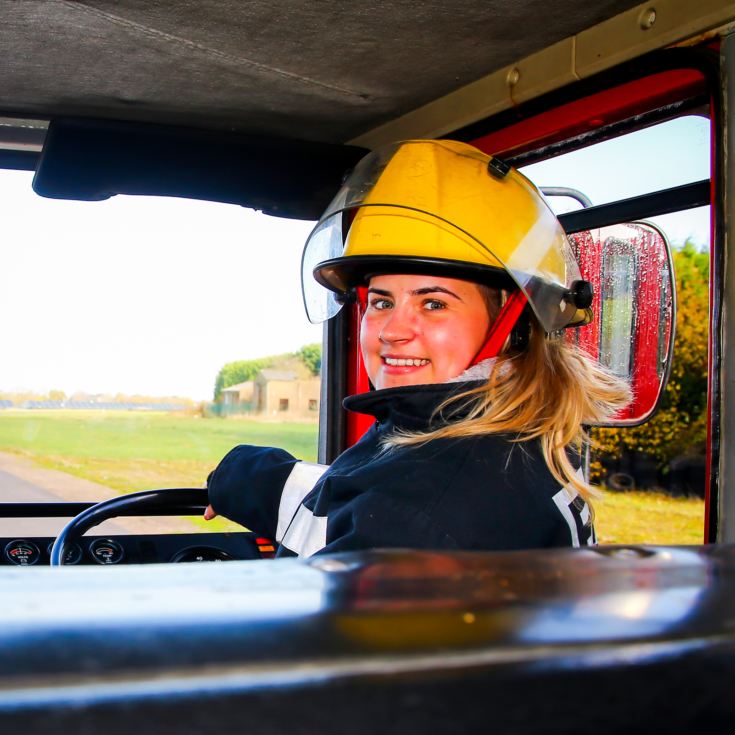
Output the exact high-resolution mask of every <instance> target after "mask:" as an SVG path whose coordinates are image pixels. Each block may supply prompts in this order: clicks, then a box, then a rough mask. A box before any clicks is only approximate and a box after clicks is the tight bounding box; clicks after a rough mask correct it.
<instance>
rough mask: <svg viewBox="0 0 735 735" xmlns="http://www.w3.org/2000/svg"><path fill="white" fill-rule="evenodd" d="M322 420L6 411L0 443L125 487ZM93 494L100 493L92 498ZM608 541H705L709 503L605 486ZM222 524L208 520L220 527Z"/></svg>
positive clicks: (308, 452)
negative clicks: (704, 534)
mask: <svg viewBox="0 0 735 735" xmlns="http://www.w3.org/2000/svg"><path fill="white" fill-rule="evenodd" d="M316 440H317V426H316V424H313V423H309V424H307V423H269V422H264V421H252V420H241V419H204V418H198V417H195V416H188V415H177V414H165V413H135V412H126V413H119V412H104V411H2V412H0V451H6V452H13V453H16V454H22V455H24V456H27V457H30V458H31V459H33V461H35V462H36V463H37V464H39V465H40V466H42V467H48V468H51V469H57V470H61V471H63V472H67V473H69V474H71V475H76V476H77V477H83V478H85V479H87V480H92V481H94V482H98V483H100V484H102V485H106V486H107V487H110V488H112V489H114V490H117V491H118V492H134V491H135V490H143V489H147V488H153V487H176V486H187V487H190V486H193V487H199V486H202V485H203V484H204V481H205V480H206V477H207V475H208V474H209V472H210V471H211V470H212V469H214V467H215V466H216V464H217V462H219V460H220V459H221V458H222V457H223V456H224V455H225V454H226V453H227V452H228V451H229V450H230V449H231V448H232V447H234V446H235V445H237V444H259V445H262V446H277V447H283V448H284V449H286V450H287V451H289V452H291V453H292V454H293V455H294V456H296V457H298V458H300V459H306V460H310V461H314V460H315V459H316ZM91 499H93V498H91ZM595 511H596V522H595V525H596V528H597V532H598V535H599V538H600V542H601V543H606V544H618V543H631V544H632V543H648V544H698V543H702V537H703V527H704V521H703V518H704V503H703V502H702V501H701V500H697V499H690V498H683V499H682V498H670V497H668V496H666V495H663V494H660V493H649V492H631V493H613V492H603V493H602V497H601V498H600V499H598V500H597V501H596V503H595ZM224 527H225V526H224V524H223V525H211V524H210V525H208V528H209V529H210V530H219V529H220V528H224Z"/></svg>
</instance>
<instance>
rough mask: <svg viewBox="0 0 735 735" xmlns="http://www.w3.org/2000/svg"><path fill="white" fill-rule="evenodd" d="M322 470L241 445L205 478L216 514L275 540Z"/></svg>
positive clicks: (279, 451)
mask: <svg viewBox="0 0 735 735" xmlns="http://www.w3.org/2000/svg"><path fill="white" fill-rule="evenodd" d="M325 469H326V467H324V466H323V465H315V464H311V463H309V462H300V461H299V460H297V459H296V458H295V457H294V456H292V455H291V454H289V453H288V452H287V451H285V450H284V449H277V448H275V447H256V446H251V445H248V444H241V445H240V446H237V447H235V448H234V449H232V450H231V451H230V452H229V453H228V454H227V455H226V456H225V457H224V459H223V460H222V461H221V462H220V463H219V464H218V465H217V467H216V468H215V470H214V471H213V472H212V473H211V474H210V475H209V478H208V479H207V489H208V491H209V502H210V503H211V504H212V507H213V508H214V510H215V511H216V512H217V513H218V514H220V515H223V516H225V517H226V518H229V519H230V520H233V521H236V522H237V523H240V524H241V525H243V526H245V527H246V528H249V529H250V530H252V531H255V532H256V533H260V534H263V535H264V536H268V537H269V538H275V539H276V540H277V541H280V538H281V537H282V536H283V532H284V530H285V527H286V526H287V525H288V523H289V522H290V521H291V518H292V517H293V513H294V512H295V510H296V508H297V507H298V505H299V503H300V502H301V500H302V498H303V497H304V496H305V495H306V494H307V493H308V492H309V491H310V490H311V488H312V487H313V486H314V484H315V483H316V481H317V480H318V479H319V477H320V476H321V474H322V473H323V472H324V470H325Z"/></svg>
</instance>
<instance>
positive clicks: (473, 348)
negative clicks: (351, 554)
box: [205, 141, 629, 556]
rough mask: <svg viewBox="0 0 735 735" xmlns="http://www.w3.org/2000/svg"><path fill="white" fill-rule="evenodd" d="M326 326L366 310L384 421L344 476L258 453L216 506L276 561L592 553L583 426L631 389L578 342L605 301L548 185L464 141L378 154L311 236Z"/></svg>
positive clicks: (220, 483)
mask: <svg viewBox="0 0 735 735" xmlns="http://www.w3.org/2000/svg"><path fill="white" fill-rule="evenodd" d="M302 285H303V289H304V301H305V305H306V309H307V313H308V315H309V318H310V319H311V320H312V321H315V322H318V321H322V320H324V319H326V318H329V317H331V316H333V315H334V314H335V313H336V312H337V311H338V310H339V308H341V306H342V304H343V303H344V302H345V301H346V300H349V299H356V300H357V301H358V302H359V306H360V308H361V309H362V312H363V316H362V321H361V335H360V344H361V351H362V356H363V360H364V363H365V367H366V370H367V373H368V376H369V378H370V381H371V383H372V385H373V387H374V388H375V390H374V391H371V392H369V393H366V394H362V395H356V396H351V397H349V398H347V399H346V400H345V402H344V405H345V408H347V409H349V410H351V411H357V412H359V413H366V414H370V415H372V416H374V417H375V419H376V422H375V424H374V425H373V427H372V428H371V429H370V431H368V432H367V434H366V435H365V436H364V437H363V438H362V439H361V440H360V441H359V442H358V443H357V444H356V445H355V446H353V447H352V448H350V449H348V450H347V451H346V452H344V453H343V454H342V455H341V456H340V457H339V458H338V459H337V460H336V461H335V462H334V463H333V464H332V465H331V467H329V468H325V467H322V466H319V465H311V464H307V463H302V462H298V461H297V460H296V459H295V458H294V457H292V456H291V455H290V454H288V453H287V452H285V451H283V450H280V449H273V448H260V447H250V446H241V447H236V448H235V449H233V450H232V451H231V452H230V453H229V454H228V455H227V456H226V457H225V458H224V459H223V460H222V462H221V463H220V464H219V466H218V467H217V469H216V470H215V471H214V472H213V473H212V474H211V475H210V478H209V481H208V488H209V496H210V502H211V504H212V505H211V507H210V508H209V509H208V510H207V513H206V514H205V517H213V516H214V515H216V513H221V514H223V515H225V516H227V517H229V518H231V519H233V520H236V521H238V522H240V523H242V524H243V525H245V526H247V527H248V528H251V529H253V530H255V531H257V532H258V533H260V534H264V535H269V536H271V537H275V538H276V540H277V541H278V542H279V544H280V548H279V552H278V553H279V555H280V556H288V555H300V556H309V555H311V554H314V553H317V552H320V553H321V552H332V551H344V550H355V549H366V548H374V547H394V548H395V547H411V548H432V549H498V550H499V549H523V548H539V547H552V546H579V545H584V544H591V543H594V542H595V535H594V529H593V526H592V514H591V510H590V507H589V505H588V501H589V497H590V493H591V488H589V486H588V485H587V484H586V482H585V481H584V479H583V478H582V476H581V473H579V472H578V457H579V450H580V449H581V447H582V445H583V441H584V434H583V430H582V426H583V425H584V424H585V423H595V422H599V421H602V420H604V419H605V418H607V417H609V416H610V415H612V414H613V413H614V412H615V411H617V410H619V409H620V408H622V407H623V406H624V405H625V403H626V402H627V401H628V399H629V392H628V389H627V386H626V385H625V384H623V383H621V382H620V381H619V380H617V379H616V378H614V377H612V376H611V375H609V374H607V373H606V372H605V371H604V370H603V369H602V368H600V367H599V366H598V365H597V364H596V363H594V362H593V361H591V360H590V359H588V358H587V357H585V356H584V355H583V354H581V353H579V352H577V351H576V350H574V349H573V348H571V347H569V346H568V345H567V343H566V342H565V340H564V337H563V330H564V329H565V328H566V327H569V326H574V325H578V324H582V323H584V322H585V321H586V320H588V319H589V316H590V312H589V306H590V303H591V290H590V288H589V284H587V283H586V282H584V281H582V279H581V277H580V274H579V270H578V268H577V265H576V262H575V260H574V257H573V255H572V253H571V251H570V248H569V244H568V242H567V240H566V237H565V235H564V233H563V231H562V229H561V227H560V225H559V223H558V221H557V219H556V217H555V216H554V215H553V214H552V213H551V211H550V209H549V208H548V206H547V205H546V203H545V201H544V200H543V198H542V197H541V196H540V195H539V193H538V192H537V190H536V189H535V188H534V187H533V185H532V184H531V183H530V182H529V181H528V180H526V179H525V178H524V177H523V176H521V175H520V174H519V173H517V172H516V171H513V170H511V169H510V168H509V167H507V166H505V165H503V164H502V163H501V162H500V161H497V160H496V159H493V158H490V157H488V156H486V155H485V154H483V153H482V152H480V151H479V150H477V149H475V148H473V147H471V146H469V145H466V144H463V143H457V142H454V141H407V142H404V143H400V144H397V145H394V146H391V147H389V148H387V149H385V150H383V151H381V152H377V153H373V154H370V155H369V156H368V157H366V158H365V159H364V160H363V161H361V162H360V164H359V165H358V166H357V167H356V169H355V170H354V172H353V173H352V174H351V175H350V176H349V177H348V179H347V180H346V182H345V184H344V186H343V187H342V189H341V190H340V192H339V193H338V194H337V196H336V197H335V199H334V200H333V201H332V203H331V205H330V206H329V208H328V209H327V211H326V213H325V214H324V216H323V217H322V219H321V220H320V222H319V224H318V225H317V226H316V228H315V229H314V231H313V232H312V234H311V235H310V237H309V240H308V241H307V244H306V247H305V249H304V257H303V277H302Z"/></svg>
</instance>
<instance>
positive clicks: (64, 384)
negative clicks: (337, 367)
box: [0, 171, 321, 533]
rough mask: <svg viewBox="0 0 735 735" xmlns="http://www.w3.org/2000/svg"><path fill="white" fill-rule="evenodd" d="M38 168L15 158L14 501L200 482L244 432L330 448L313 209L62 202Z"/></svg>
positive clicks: (1, 492) (7, 295) (4, 491)
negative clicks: (322, 420)
mask: <svg viewBox="0 0 735 735" xmlns="http://www.w3.org/2000/svg"><path fill="white" fill-rule="evenodd" d="M31 180H32V174H31V173H29V172H18V171H0V195H1V196H2V203H3V217H2V218H1V219H0V231H1V233H2V242H3V250H4V252H3V260H2V262H3V273H2V286H1V287H0V319H1V320H2V339H3V343H4V350H3V355H4V357H3V360H2V361H0V501H13V502H23V501H32V502H41V501H98V500H101V499H103V498H106V497H110V496H111V495H114V494H119V493H126V492H133V491H136V490H143V489H148V488H152V487H181V486H186V487H191V486H194V487H199V486H202V485H203V483H204V482H205V480H206V477H207V474H208V473H209V472H210V471H211V470H212V469H213V468H214V466H215V465H216V463H217V461H218V460H219V459H220V458H221V457H222V456H223V455H224V454H225V453H226V452H227V451H228V450H229V449H230V448H232V447H233V446H235V445H236V444H240V443H254V444H272V445H276V446H283V447H285V448H286V449H289V450H290V451H292V452H293V453H294V454H296V455H297V456H299V457H301V458H304V459H310V460H313V459H315V458H316V438H317V430H318V415H319V395H320V386H319V377H318V372H319V356H320V344H321V328H320V327H316V326H313V325H311V324H309V322H308V321H307V320H306V318H305V316H304V315H303V308H302V305H301V293H300V283H299V254H300V251H301V248H302V246H303V242H304V240H305V239H306V236H307V235H308V232H309V231H310V229H311V228H312V227H313V223H308V222H299V221H294V220H285V219H277V218H271V217H267V216H265V215H261V214H258V213H256V212H253V211H251V210H246V209H243V208H241V207H237V206H232V205H223V204H212V203H207V202H199V201H192V200H179V199H172V198H153V197H151V198H142V197H121V196H118V197H113V198H112V199H110V200H108V201H104V202H75V201H57V200H49V199H43V198H41V197H39V196H37V195H36V194H34V193H33V192H32V190H31ZM52 520H53V528H56V529H58V528H59V526H60V524H61V523H63V521H58V520H56V519H49V522H50V521H52ZM171 522H173V521H171ZM177 522H178V523H181V521H178V520H177ZM18 523H19V521H12V527H13V528H14V529H15V532H18V531H19V528H18ZM37 530H39V529H37ZM186 530H190V529H188V528H187V529H186ZM191 530H195V529H191ZM205 530H213V528H212V527H211V525H210V526H207V527H206V529H205ZM39 532H46V531H42V530H39ZM48 532H50V533H52V532H53V530H52V529H51V528H49V529H48Z"/></svg>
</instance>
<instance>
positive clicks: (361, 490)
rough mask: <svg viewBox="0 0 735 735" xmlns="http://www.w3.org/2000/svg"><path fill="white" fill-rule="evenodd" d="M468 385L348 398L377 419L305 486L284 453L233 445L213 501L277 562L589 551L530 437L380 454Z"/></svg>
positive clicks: (582, 524) (213, 485)
mask: <svg viewBox="0 0 735 735" xmlns="http://www.w3.org/2000/svg"><path fill="white" fill-rule="evenodd" d="M471 385H473V384H472V383H453V384H438V385H420V386H410V387H405V388H391V389H386V390H380V391H373V392H371V393H366V394H361V395H358V396H352V397H350V398H347V399H346V400H345V403H344V405H345V407H346V408H348V409H350V410H352V411H357V412H359V413H366V414H370V415H372V416H374V417H375V418H376V423H375V424H374V425H373V427H372V428H371V429H370V430H369V431H368V432H367V434H366V435H365V436H364V437H363V438H362V439H361V440H360V441H359V442H358V443H357V444H356V445H355V446H353V447H351V448H350V449H348V450H347V451H345V452H344V453H342V454H341V455H340V456H339V457H338V458H337V460H336V461H335V462H334V463H333V464H332V465H331V467H329V468H328V469H326V471H324V473H323V474H321V473H322V471H323V468H320V469H317V468H315V467H314V466H313V465H312V466H311V469H309V471H307V472H306V473H305V474H306V476H307V482H306V484H305V485H304V484H303V483H301V484H299V483H298V482H294V477H295V476H296V475H298V474H299V473H303V468H300V467H299V464H300V463H298V461H297V460H296V459H295V458H294V457H292V456H291V455H290V454H289V453H288V452H286V451H284V450H282V449H275V448H271V447H268V448H264V447H253V446H248V445H241V446H238V447H235V448H234V449H233V450H232V451H231V452H230V453H229V454H227V456H226V457H225V458H224V459H223V460H222V462H220V464H219V465H218V467H217V468H216V469H215V471H214V472H213V473H212V474H211V475H210V478H209V482H208V488H209V497H210V502H211V503H212V505H213V507H214V509H215V510H216V511H217V512H218V513H220V514H221V515H224V516H226V517H228V518H230V519H232V520H234V521H237V522H238V523H241V524H242V525H244V526H246V527H247V528H250V529H251V530H253V531H256V532H257V533H259V534H262V535H264V536H269V537H271V538H276V540H277V541H278V542H279V543H280V546H279V551H278V555H279V556H293V555H301V556H309V555H311V554H313V553H327V552H336V551H347V550H360V549H369V548H378V547H390V548H419V549H468V550H512V549H532V548H545V547H553V546H579V545H587V544H592V543H595V536H594V529H593V528H592V525H591V523H590V513H589V508H588V506H587V505H586V504H585V502H584V501H583V500H582V498H581V497H580V496H577V495H576V493H575V492H574V491H573V490H571V491H570V492H567V491H566V490H564V489H563V488H561V487H560V486H559V483H558V482H557V481H556V480H555V479H554V477H553V476H552V475H551V473H550V472H549V469H548V467H547V466H546V463H545V462H544V459H543V456H542V454H541V446H540V443H539V442H538V441H536V440H532V441H526V442H512V441H510V440H509V437H506V436H499V435H489V436H488V435H483V436H473V437H467V438H459V439H439V440H434V441H431V442H427V443H426V444H424V445H420V446H413V447H397V448H389V449H386V448H384V447H383V446H382V444H381V439H382V438H384V437H385V436H387V435H389V434H390V433H391V432H393V431H394V430H395V429H396V428H403V429H408V430H421V429H426V428H427V427H430V426H431V424H430V421H431V420H432V414H433V412H434V409H435V408H436V407H437V406H438V405H439V404H440V403H441V402H442V401H444V400H445V399H446V398H447V396H449V395H450V394H451V393H452V392H454V391H460V390H465V389H466V388H467V387H468V386H471ZM320 475H321V476H320ZM317 478H318V479H317ZM314 481H315V482H314ZM284 488H285V490H284Z"/></svg>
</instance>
